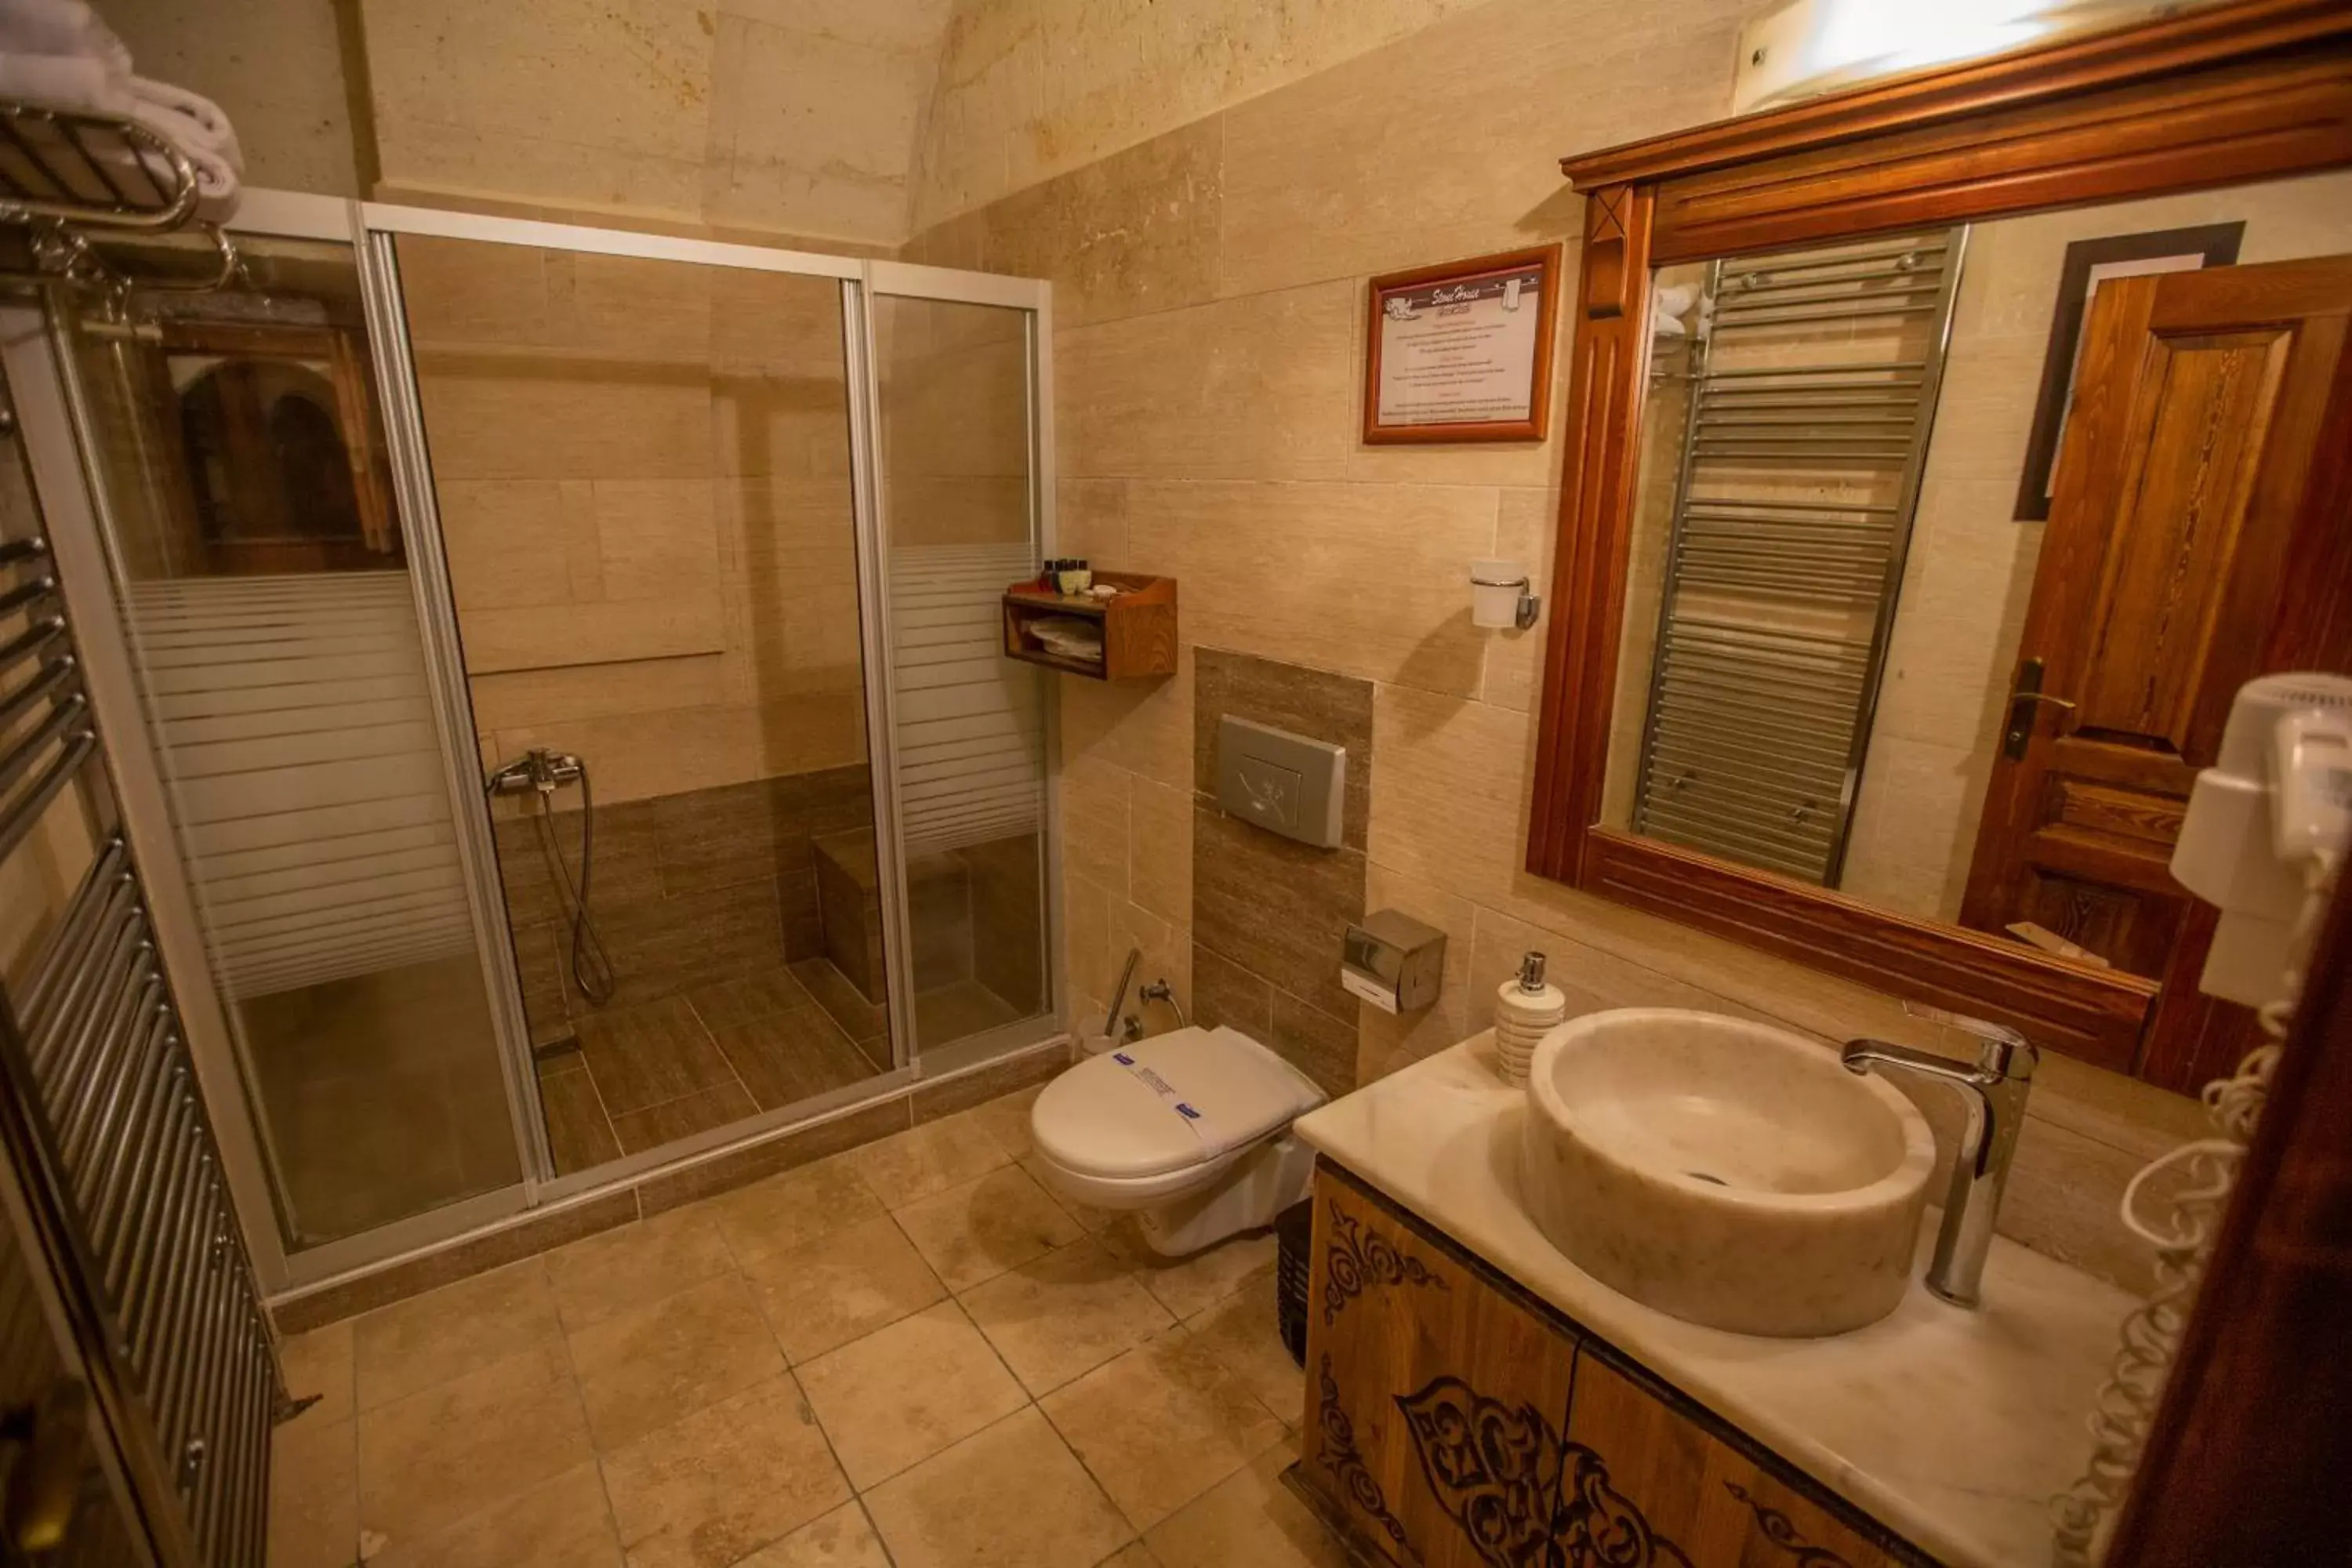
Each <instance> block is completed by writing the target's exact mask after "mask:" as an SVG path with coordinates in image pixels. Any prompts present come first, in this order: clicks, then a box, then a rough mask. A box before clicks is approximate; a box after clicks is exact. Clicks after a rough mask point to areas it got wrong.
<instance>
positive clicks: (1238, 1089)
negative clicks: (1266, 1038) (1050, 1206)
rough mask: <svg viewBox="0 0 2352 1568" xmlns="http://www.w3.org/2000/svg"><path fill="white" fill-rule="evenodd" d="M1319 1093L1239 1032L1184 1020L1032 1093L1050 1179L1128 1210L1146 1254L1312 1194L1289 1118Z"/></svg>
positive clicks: (1307, 1153)
mask: <svg viewBox="0 0 2352 1568" xmlns="http://www.w3.org/2000/svg"><path fill="white" fill-rule="evenodd" d="M1323 1100H1324V1095H1323V1091H1322V1090H1321V1089H1318V1088H1316V1087H1315V1085H1314V1083H1313V1081H1312V1080H1310V1079H1308V1078H1307V1076H1306V1075H1305V1074H1304V1073H1301V1072H1300V1071H1299V1070H1298V1069H1297V1068H1294V1067H1292V1066H1291V1065H1290V1064H1289V1063H1288V1062H1286V1061H1284V1060H1283V1059H1282V1058H1280V1057H1278V1056H1276V1055H1275V1054H1274V1053H1273V1052H1272V1051H1270V1050H1267V1049H1266V1048H1265V1047H1264V1046H1261V1045H1259V1044H1258V1043H1257V1042H1256V1041H1255V1040H1253V1039H1251V1038H1250V1037H1248V1036H1247V1035H1244V1034H1242V1033H1240V1032H1238V1031H1237V1030H1234V1029H1225V1028H1216V1029H1201V1028H1186V1029H1178V1030H1177V1031H1175V1032H1174V1033H1173V1034H1168V1035H1160V1036H1156V1037H1153V1038H1151V1039H1149V1040H1144V1041H1140V1042H1139V1043H1138V1044H1135V1045H1132V1046H1122V1047H1119V1048H1118V1049H1117V1050H1113V1051H1106V1052H1104V1053H1103V1054H1102V1055H1101V1056H1098V1057H1093V1058H1088V1059H1087V1060H1086V1061H1082V1062H1080V1063H1078V1064H1077V1065H1076V1066H1075V1067H1073V1068H1069V1069H1068V1070H1067V1071H1066V1072H1065V1073H1063V1074H1062V1075H1061V1076H1060V1077H1059V1078H1057V1079H1055V1080H1054V1081H1053V1082H1051V1083H1049V1084H1047V1085H1046V1086H1045V1091H1044V1092H1043V1093H1041V1094H1040V1095H1038V1096H1037V1102H1036V1104H1035V1106H1034V1108H1032V1110H1030V1112H1029V1134H1030V1139H1031V1141H1032V1142H1034V1144H1035V1145H1036V1149H1037V1163H1038V1165H1039V1167H1040V1168H1041V1169H1042V1171H1043V1172H1044V1174H1045V1180H1046V1184H1048V1185H1050V1186H1051V1187H1053V1188H1054V1189H1055V1191H1056V1192H1058V1193H1060V1194H1062V1195H1063V1196H1064V1197H1066V1198H1068V1199H1070V1200H1071V1201H1072V1202H1073V1203H1080V1204H1086V1205H1091V1206H1092V1207H1095V1208H1100V1209H1120V1210H1131V1211H1134V1213H1135V1215H1136V1218H1137V1220H1138V1221H1139V1223H1140V1225H1141V1227H1142V1230H1143V1236H1144V1239H1145V1240H1146V1241H1148V1242H1150V1245H1151V1247H1153V1249H1154V1250H1156V1251H1159V1252H1161V1253H1165V1254H1167V1255H1168V1256H1170V1257H1171V1258H1173V1257H1181V1256H1183V1255H1184V1254H1186V1253H1191V1252H1198V1251H1200V1250H1201V1249H1202V1248H1203V1247H1212V1246H1214V1245H1215V1244H1216V1243H1218V1242H1220V1241H1223V1239H1224V1238H1225V1237H1229V1236H1233V1235H1235V1234H1237V1233H1238V1232H1241V1231H1244V1230H1251V1229H1255V1228H1256V1227H1257V1226H1265V1225H1272V1224H1273V1223H1274V1216H1275V1215H1277V1214H1279V1213H1281V1212H1282V1211H1283V1210H1284V1209H1286V1208H1287V1207H1288V1206H1290V1205H1292V1204H1294V1203H1297V1201H1298V1200H1299V1199H1301V1198H1303V1197H1305V1196H1306V1195H1307V1185H1308V1183H1309V1181H1310V1179H1311V1178H1312V1176H1313V1174H1314V1169H1315V1153H1314V1151H1313V1150H1311V1149H1309V1148H1307V1145H1306V1144H1304V1143H1302V1142H1299V1141H1298V1140H1297V1138H1295V1137H1293V1136H1291V1132H1290V1124H1291V1122H1293V1121H1296V1120H1297V1118H1299V1117H1300V1116H1303V1115H1305V1114H1306V1113H1307V1111H1309V1110H1314V1109H1315V1108H1316V1107H1317V1106H1318V1105H1320V1104H1322V1103H1323Z"/></svg>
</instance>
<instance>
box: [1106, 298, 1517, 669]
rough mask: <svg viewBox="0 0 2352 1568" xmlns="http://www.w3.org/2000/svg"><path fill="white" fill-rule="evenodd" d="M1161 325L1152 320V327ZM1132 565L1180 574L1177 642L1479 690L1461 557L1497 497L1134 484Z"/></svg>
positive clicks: (1402, 489)
mask: <svg viewBox="0 0 2352 1568" xmlns="http://www.w3.org/2000/svg"><path fill="white" fill-rule="evenodd" d="M1152 319H1153V320H1160V319H1161V318H1157V317H1155V318H1152ZM1131 491H1132V495H1131V500H1130V508H1129V518H1128V540H1129V548H1130V549H1131V551H1132V552H1133V554H1134V558H1135V559H1136V560H1137V561H1138V562H1139V563H1143V564H1145V565H1146V566H1147V567H1148V568H1149V569H1150V570H1151V571H1154V572H1158V573H1160V574H1165V575H1169V576H1172V577H1175V578H1176V579H1177V580H1178V582H1179V584H1180V585H1181V586H1180V589H1179V592H1180V594H1181V599H1180V604H1179V609H1180V615H1181V624H1182V626H1183V635H1184V637H1185V638H1186V640H1188V641H1190V642H1193V643H1199V644H1208V645H1212V646H1214V647H1227V648H1233V649H1235V650H1236V651H1239V652H1244V653H1253V654H1259V655H1263V656H1264V657H1265V658H1276V659H1281V660H1284V661H1286V662H1288V663H1294V664H1303V665H1307V666H1310V667H1312V668H1318V669H1328V670H1336V671H1338V672H1339V673H1341V674H1346V675H1356V676H1366V677H1370V678H1371V679H1377V680H1389V681H1401V682H1404V683H1406V684H1408V685H1412V686H1416V687H1424V688H1427V689H1431V690H1435V691H1456V692H1463V693H1467V692H1470V691H1474V690H1475V689H1477V685H1478V670H1479V662H1480V658H1481V654H1482V650H1483V647H1484V643H1483V639H1484V638H1485V637H1486V636H1487V634H1486V633H1484V632H1479V631H1476V630H1475V629H1474V628H1473V627H1472V626H1471V625H1470V595H1469V588H1468V585H1467V577H1468V574H1469V567H1470V561H1471V559H1472V558H1473V557H1475V556H1478V555H1483V554H1485V553H1486V551H1487V550H1488V549H1489V548H1491V546H1492V545H1493V542H1494V538H1495V492H1494V491H1493V490H1490V489H1480V488H1475V487H1458V486H1446V485H1385V486H1372V485H1349V484H1284V485H1252V484H1240V483H1231V482H1224V483H1210V482H1202V481H1199V480H1194V481H1191V482H1184V483H1172V482H1171V483H1156V482H1138V483H1137V484H1135V485H1134V486H1132V487H1131Z"/></svg>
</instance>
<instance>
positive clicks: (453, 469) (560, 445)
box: [416, 349, 712, 480]
mask: <svg viewBox="0 0 2352 1568" xmlns="http://www.w3.org/2000/svg"><path fill="white" fill-rule="evenodd" d="M416 375H417V382H418V384H419V386H420V387H421V388H422V389H423V392H424V404H425V437H426V439H427V440H428V441H429V442H430V443H431V444H432V447H433V474H434V478H435V479H436V480H439V479H705V478H708V477H709V475H710V473H711V472H712V468H711V456H710V454H711V443H710V421H709V392H708V391H707V390H706V389H705V388H704V387H703V386H701V385H698V384H695V383H694V382H692V381H688V380H684V379H679V380H676V381H670V380H652V379H646V378H639V379H623V378H622V377H621V376H620V374H618V373H617V372H616V371H615V372H613V373H611V374H608V373H607V372H606V371H604V370H598V369H595V368H593V367H588V366H581V365H567V364H565V363H562V361H560V360H558V359H556V358H554V357H553V356H552V355H550V356H548V357H545V358H540V357H539V356H531V357H530V358H524V357H522V356H518V355H511V354H509V355H500V356H497V357H492V356H489V355H486V354H481V353H475V352H473V351H470V350H468V351H464V352H458V351H453V350H447V349H428V350H425V351H423V352H421V353H419V354H418V355H417V356H416Z"/></svg>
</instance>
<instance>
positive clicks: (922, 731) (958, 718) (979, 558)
mask: <svg viewBox="0 0 2352 1568" xmlns="http://www.w3.org/2000/svg"><path fill="white" fill-rule="evenodd" d="M874 328H875V333H874V335H875V346H876V370H877V376H878V380H879V382H880V388H879V391H880V405H879V406H880V414H881V437H882V441H881V456H882V480H883V482H882V498H883V519H882V526H883V537H884V542H885V547H886V550H887V556H888V561H889V566H888V572H887V579H886V580H887V583H888V584H889V605H888V610H889V638H890V653H891V661H890V664H891V703H892V714H893V730H894V735H893V740H894V742H895V745H896V753H897V754H896V757H895V768H896V772H897V783H898V792H897V793H898V817H899V820H898V827H899V833H900V839H899V842H900V844H901V845H902V847H903V848H904V851H905V853H904V854H903V855H902V856H901V858H900V867H901V871H902V875H903V877H904V881H903V882H902V883H901V886H900V890H901V896H902V900H903V903H904V907H905V910H906V930H907V932H908V938H909V940H908V949H909V952H908V963H907V964H906V966H905V967H906V970H907V972H908V973H909V974H910V976H911V978H912V980H913V984H914V997H913V1001H914V1006H913V1014H914V1025H915V1043H916V1045H917V1047H918V1048H919V1049H921V1050H925V1051H928V1050H930V1049H932V1048H934V1047H939V1046H942V1045H946V1044H948V1043H949V1042H950V1041H954V1040H962V1039H969V1038H971V1037H980V1036H994V1037H996V1038H998V1039H999V1040H1004V1041H1015V1042H1017V1041H1019V1040H1021V1039H1023V1038H1024V1034H1025V1035H1026V1036H1029V1037H1034V1034H1035V1033H1037V1032H1038V1030H1039V1029H1042V1028H1046V1027H1050V1026H1051V1022H1052V1020H1051V1011H1052V1001H1051V999H1052V994H1053V988H1052V965H1051V963H1050V958H1049V955H1048V953H1047V952H1046V942H1045V931H1046V930H1047V924H1048V922H1047V903H1046V900H1047V899H1048V897H1049V894H1050V889H1047V887H1046V886H1045V865H1046V859H1047V858H1046V853H1045V826H1046V824H1045V700H1046V696H1047V690H1046V686H1045V680H1046V677H1045V672H1044V671H1042V670H1040V669H1038V668H1036V667H1035V666H1034V665H1027V664H1022V663H1018V662H1016V661H1014V660H1012V659H1008V658H1005V657H1004V653H1003V637H1004V633H1003V598H1004V590H1005V587H1006V586H1007V585H1008V584H1013V583H1016V582H1019V581H1020V580H1022V579H1023V578H1024V577H1029V576H1032V575H1034V574H1035V572H1036V568H1037V512H1036V499H1037V498H1036V485H1035V476H1034V474H1033V473H1032V472H1031V467H1030V465H1031V461H1032V454H1033V447H1032V444H1031V443H1032V436H1033V433H1034V418H1035V411H1034V409H1033V408H1032V407H1031V406H1030V395H1031V391H1030V388H1031V380H1030V363H1029V356H1030V334H1031V329H1032V323H1031V321H1030V319H1029V316H1028V314H1027V313H1026V312H1025V311H1022V310H1006V309H1003V308H1001V307H997V306H990V305H972V304H966V303H961V302H957V301H952V300H920V299H912V298H908V297H906V296H894V295H884V296H882V297H881V298H879V299H877V300H876V301H875V303H874Z"/></svg>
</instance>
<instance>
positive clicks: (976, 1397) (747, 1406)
mask: <svg viewBox="0 0 2352 1568" xmlns="http://www.w3.org/2000/svg"><path fill="white" fill-rule="evenodd" d="M1033 1097H1034V1090H1031V1091H1028V1092H1026V1093H1024V1094H1021V1095H1016V1096H1012V1097H1009V1098H1007V1099H1004V1100H995V1101H992V1102H991V1103H989V1104H987V1105H983V1106H982V1107H979V1108H978V1109H976V1110H971V1111H966V1112H964V1113H962V1114H961V1115H958V1116H953V1117H950V1118H948V1119H946V1120H944V1121H935V1122H929V1123H926V1124H925V1125H923V1126H921V1127H919V1128H917V1129H915V1130H914V1131H911V1132H908V1133H904V1134H901V1135H899V1136H898V1137H896V1138H892V1139H888V1140H886V1141H884V1142H878V1143H873V1144H868V1145H866V1146H865V1147H863V1148H860V1149H856V1150H852V1151H850V1152H847V1153H845V1154H841V1155H837V1156H835V1157H834V1158H832V1159H830V1160H826V1161H823V1162H820V1163H816V1164H813V1165H808V1166H803V1167H802V1168H801V1169H799V1170H796V1171H793V1172H790V1173H786V1174H784V1175H782V1176H778V1177H774V1178H772V1179H771V1180H769V1181H768V1182H765V1183H762V1184H759V1185H756V1186H751V1187H746V1188H742V1189H740V1190H738V1191H736V1192H732V1193H728V1194H721V1195H720V1196H719V1197H716V1198H711V1199H709V1200H706V1201H705V1202H702V1203H700V1204H697V1205H691V1206H689V1207H687V1208H683V1209H677V1210H673V1211H671V1212H669V1213H667V1214H665V1215H658V1216H656V1217H655V1218H654V1219H651V1220H648V1221H645V1222H641V1223H639V1224H635V1225H632V1226H627V1227H625V1228H624V1229H622V1230H618V1231H614V1232H608V1233H606V1234H604V1235H602V1236H598V1237H591V1238H589V1239H588V1240H586V1241H583V1242H578V1243H575V1244H573V1245H572V1246H570V1247H565V1248H563V1249H562V1250H560V1251H557V1252H553V1253H550V1254H548V1255H546V1256H544V1257H541V1258H529V1259H525V1260H524V1261H522V1262H520V1263H517V1264H514V1265H511V1266H509V1268H504V1269H501V1270H499V1271H498V1272H496V1273H492V1274H488V1275H484V1276H481V1277H478V1278H477V1279H469V1280H466V1281H463V1282H461V1283H459V1284H457V1285H453V1286H449V1287H447V1288H446V1289H441V1290H438V1291H436V1292H434V1293H432V1294H430V1295H427V1296H422V1297H418V1298H416V1299H415V1300H409V1301H404V1302H400V1303H397V1304H395V1305H394V1306H391V1307H387V1308H384V1309H383V1310H378V1311H376V1312H373V1313H370V1314H368V1315H366V1316H364V1317H362V1318H359V1319H357V1320H354V1321H350V1322H346V1323H341V1324H337V1325H334V1326H332V1327H330V1328H328V1329H323V1330H320V1331H317V1332H314V1333H310V1334H306V1335H303V1336H300V1337H299V1338H298V1339H295V1340H293V1341H291V1342H289V1344H288V1346H287V1374H288V1380H289V1384H290V1385H291V1388H292V1390H293V1392H294V1393H296V1394H313V1393H316V1394H323V1395H324V1397H323V1398H322V1399H321V1401H320V1404H319V1405H315V1406H313V1407H312V1408H311V1409H310V1410H308V1411H306V1412H304V1413H303V1414H302V1415H299V1416H298V1417H296V1418H295V1419H294V1420H293V1421H292V1422H290V1423H289V1424H288V1425H287V1426H284V1427H282V1428H280V1429H279V1431H278V1439H277V1441H278V1449H277V1472H276V1485H275V1497H274V1500H273V1506H272V1515H271V1532H270V1555H269V1562H270V1564H271V1568H348V1565H349V1564H351V1563H354V1562H356V1561H360V1560H362V1558H364V1561H365V1562H366V1563H368V1564H370V1568H399V1565H402V1564H432V1565H434V1568H592V1565H593V1568H615V1565H617V1564H621V1563H624V1562H625V1563H628V1564H630V1565H631V1568H727V1565H730V1564H737V1563H740V1564H743V1565H744V1568H887V1565H894V1564H895V1568H950V1565H962V1564H970V1565H973V1568H977V1565H979V1564H992V1565H996V1568H1091V1565H1094V1564H1097V1563H1099V1564H1105V1565H1108V1568H1233V1565H1239V1564H1249V1565H1250V1568H1303V1565H1313V1568H1340V1565H1341V1564H1343V1563H1346V1561H1347V1556H1346V1553H1345V1552H1344V1551H1343V1550H1342V1549H1341V1548H1340V1547H1339V1544H1338V1543H1337V1542H1336V1541H1334V1540H1333V1539H1332V1538H1331V1537H1329V1536H1328V1534H1327V1533H1326V1532H1325V1531H1323V1529H1322V1527H1321V1526H1320V1524H1318V1522H1317V1521H1315V1519H1314V1518H1313V1517H1312V1516H1311V1515H1310V1514H1309V1513H1307V1510H1305V1509H1304V1508H1303V1507H1302V1506H1301V1505H1300V1504H1299V1503H1298V1502H1297V1500H1296V1499H1294V1498H1293V1497H1291V1496H1290V1494H1289V1493H1288V1492H1287V1491H1286V1490H1285V1489H1283V1488H1282V1486H1281V1484H1280V1482H1279V1480H1278V1479H1277V1477H1278V1476H1279V1474H1280V1472H1281V1470H1282V1468H1284V1467H1285V1466H1286V1465H1287V1464H1288V1463H1289V1462H1290V1461H1291V1459H1292V1458H1293V1457H1294V1455H1295V1451H1296V1444H1297V1422H1298V1419H1299V1415H1300V1412H1301V1410H1302V1407H1303V1404H1304V1398H1303V1395H1304V1383H1303V1380H1302V1378H1301V1375H1300V1373H1299V1371H1298V1368H1297V1365H1296V1364H1295V1363H1293V1362H1292V1361H1291V1360H1290V1357H1289V1354H1288V1352H1286V1351H1285V1350H1284V1349H1283V1347H1282V1344H1281V1342H1280V1340H1279V1339H1278V1338H1277V1336H1276V1331H1275V1311H1274V1243H1273V1239H1272V1237H1270V1236H1266V1235H1259V1236H1254V1237H1239V1238H1236V1239H1235V1240H1234V1241H1232V1242H1228V1243H1226V1244H1225V1245H1224V1246H1223V1247H1218V1248H1216V1249H1214V1250H1213V1251H1212V1252H1210V1253H1207V1254H1205V1255H1203V1256H1201V1257H1199V1258H1188V1259H1184V1260H1182V1261H1181V1262H1177V1263H1173V1264H1171V1263H1169V1262H1168V1261H1167V1260H1164V1259H1160V1258H1155V1257H1153V1256H1152V1255H1150V1253H1149V1252H1148V1251H1146V1250H1145V1249H1144V1247H1142V1244H1141V1242H1140V1239H1139V1237H1137V1235H1136V1234H1135V1231H1134V1228H1133V1224H1132V1222H1131V1221H1130V1220H1126V1219H1121V1218H1118V1217H1117V1216H1112V1215H1102V1214H1098V1213H1095V1212H1092V1211H1087V1212H1075V1213H1074V1212H1072V1211H1070V1210H1069V1209H1067V1208H1066V1207H1065V1206H1064V1205H1060V1204H1058V1203H1056V1202H1055V1200H1054V1199H1053V1198H1052V1197H1051V1196H1049V1195H1048V1194H1047V1193H1046V1192H1045V1189H1044V1188H1043V1187H1042V1186H1041V1185H1040V1184H1038V1183H1037V1182H1036V1181H1035V1180H1034V1177H1033V1176H1032V1175H1031V1173H1030V1172H1029V1170H1028V1169H1027V1168H1026V1167H1025V1166H1024V1163H1022V1162H1023V1161H1024V1159H1025V1158H1026V1156H1027V1153H1028V1141H1027V1128H1028V1104H1029V1101H1030V1100H1031V1099H1032V1098H1033Z"/></svg>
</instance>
